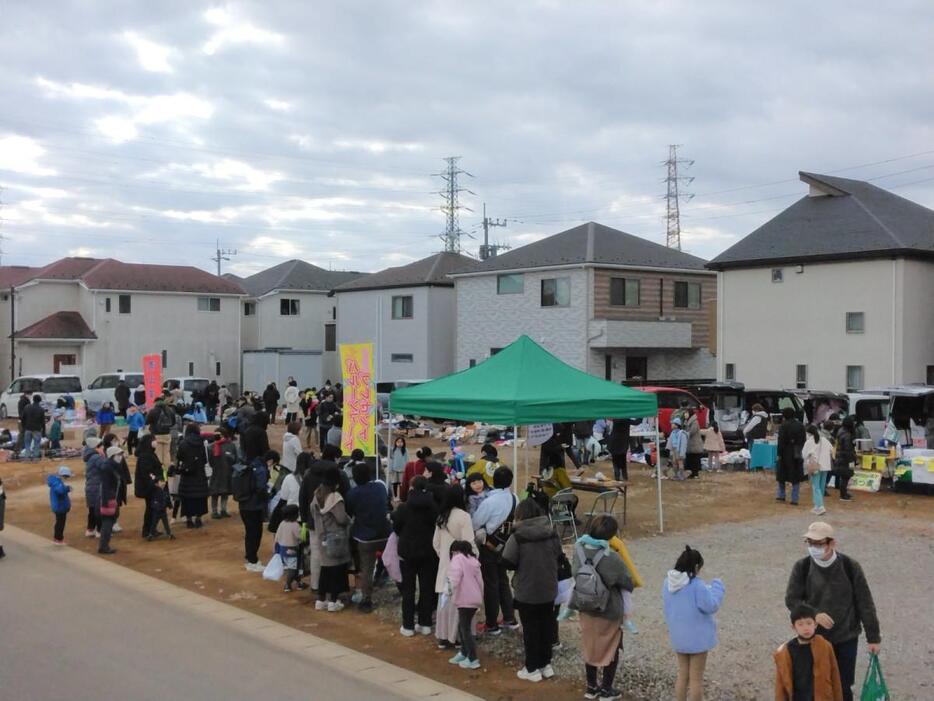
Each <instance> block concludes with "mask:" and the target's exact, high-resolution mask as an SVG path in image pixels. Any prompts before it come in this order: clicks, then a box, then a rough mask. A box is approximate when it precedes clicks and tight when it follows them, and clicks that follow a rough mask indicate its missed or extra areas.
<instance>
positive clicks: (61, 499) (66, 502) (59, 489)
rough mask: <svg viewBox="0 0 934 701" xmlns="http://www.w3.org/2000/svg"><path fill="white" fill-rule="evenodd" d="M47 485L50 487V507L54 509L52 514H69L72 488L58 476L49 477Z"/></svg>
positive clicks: (46, 481)
mask: <svg viewBox="0 0 934 701" xmlns="http://www.w3.org/2000/svg"><path fill="white" fill-rule="evenodd" d="M45 483H46V484H47V485H49V506H51V507H52V513H53V514H67V513H68V512H69V511H71V499H70V498H69V497H68V492H70V491H71V487H69V486H68V485H67V484H65V483H64V482H62V478H61V477H59V476H58V475H49V476H48V477H47V478H46V480H45Z"/></svg>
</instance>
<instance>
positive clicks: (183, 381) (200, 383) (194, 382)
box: [162, 377, 211, 404]
mask: <svg viewBox="0 0 934 701" xmlns="http://www.w3.org/2000/svg"><path fill="white" fill-rule="evenodd" d="M209 384H211V381H210V380H208V379H205V378H203V377H169V378H168V379H166V380H164V381H163V382H162V389H168V390H172V389H178V388H179V387H181V389H182V392H183V393H184V395H185V404H191V393H192V392H198V394H200V395H201V396H202V397H203V396H204V390H206V389H207V388H208V385H209Z"/></svg>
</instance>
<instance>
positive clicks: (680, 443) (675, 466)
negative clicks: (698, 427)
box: [668, 417, 688, 481]
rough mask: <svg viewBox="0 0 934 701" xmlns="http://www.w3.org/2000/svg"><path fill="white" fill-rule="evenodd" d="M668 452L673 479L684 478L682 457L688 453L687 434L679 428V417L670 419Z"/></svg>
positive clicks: (670, 475)
mask: <svg viewBox="0 0 934 701" xmlns="http://www.w3.org/2000/svg"><path fill="white" fill-rule="evenodd" d="M668 453H669V456H670V459H671V473H670V474H669V477H670V478H671V479H673V480H679V481H680V480H683V479H684V458H685V457H686V456H687V453H688V434H687V432H686V431H683V430H682V429H681V419H680V418H678V417H675V418H673V419H672V420H671V435H669V436H668Z"/></svg>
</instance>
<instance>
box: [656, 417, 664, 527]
mask: <svg viewBox="0 0 934 701" xmlns="http://www.w3.org/2000/svg"><path fill="white" fill-rule="evenodd" d="M660 429H661V424H660V423H659V421H658V414H656V415H655V484H656V485H657V486H656V490H655V491H656V493H657V494H658V532H659V533H664V532H665V519H664V516H663V515H662V447H661V438H660V437H659V434H660Z"/></svg>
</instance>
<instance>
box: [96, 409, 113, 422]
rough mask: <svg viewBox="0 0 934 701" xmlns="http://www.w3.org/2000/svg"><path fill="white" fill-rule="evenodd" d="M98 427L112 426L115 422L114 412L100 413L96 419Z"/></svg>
mask: <svg viewBox="0 0 934 701" xmlns="http://www.w3.org/2000/svg"><path fill="white" fill-rule="evenodd" d="M94 418H95V420H96V421H97V423H98V425H104V424H112V423H113V422H114V420H115V418H116V417H115V416H114V413H113V412H112V411H103V410H101V411H99V412H97V416H95V417H94Z"/></svg>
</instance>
